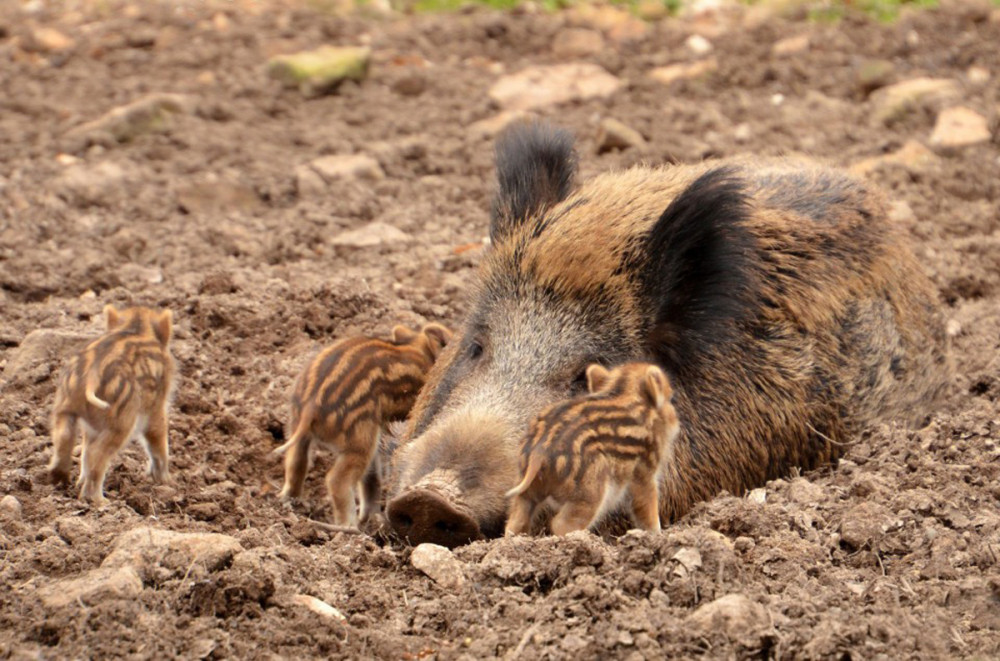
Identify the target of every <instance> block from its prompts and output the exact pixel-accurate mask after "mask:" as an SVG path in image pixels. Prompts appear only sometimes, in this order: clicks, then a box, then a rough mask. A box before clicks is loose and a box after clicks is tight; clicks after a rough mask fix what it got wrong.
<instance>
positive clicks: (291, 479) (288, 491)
mask: <svg viewBox="0 0 1000 661" xmlns="http://www.w3.org/2000/svg"><path fill="white" fill-rule="evenodd" d="M311 444H312V438H311V437H310V436H309V435H308V434H307V435H305V436H303V437H302V438H300V439H299V440H298V442H296V443H294V444H292V447H290V448H288V451H287V452H285V485H284V487H282V489H281V493H280V494H279V496H278V497H279V498H280V499H281V500H282V501H284V502H287V501H289V500H291V499H292V498H301V497H302V487H303V486H304V485H305V482H306V473H308V472H309V446H310V445H311Z"/></svg>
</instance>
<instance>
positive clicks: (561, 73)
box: [489, 62, 622, 110]
mask: <svg viewBox="0 0 1000 661" xmlns="http://www.w3.org/2000/svg"><path fill="white" fill-rule="evenodd" d="M621 86H622V81H621V80H619V79H618V78H616V77H614V76H612V75H611V74H610V73H608V72H607V71H605V70H604V69H603V68H601V67H599V66H598V65H596V64H589V63H586V62H572V63H568V64H554V65H549V66H532V67H528V68H526V69H523V70H522V71H519V72H518V73H516V74H511V75H508V76H504V77H503V78H501V79H500V80H498V81H497V82H496V83H495V84H494V85H493V87H491V88H490V91H489V95H490V98H491V99H493V101H495V102H496V103H498V104H499V105H500V106H501V107H502V108H505V109H507V110H534V109H536V108H545V107H548V106H555V105H559V104H561V103H567V102H570V101H584V100H587V99H597V98H601V99H603V98H607V97H609V96H611V95H612V94H614V93H615V92H617V91H618V89H619V88H620V87H621Z"/></svg>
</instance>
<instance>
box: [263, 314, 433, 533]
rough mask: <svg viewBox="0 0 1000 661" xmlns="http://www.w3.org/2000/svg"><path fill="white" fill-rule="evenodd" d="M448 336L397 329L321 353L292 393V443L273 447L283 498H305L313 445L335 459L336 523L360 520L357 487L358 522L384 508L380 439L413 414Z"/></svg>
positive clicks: (428, 329)
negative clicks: (387, 336) (281, 466)
mask: <svg viewBox="0 0 1000 661" xmlns="http://www.w3.org/2000/svg"><path fill="white" fill-rule="evenodd" d="M450 338H451V331H449V330H448V329H447V328H445V327H444V326H441V325H440V324H427V325H426V326H424V327H423V328H422V329H421V330H420V331H419V332H415V331H412V330H410V329H408V328H406V327H404V326H396V327H395V328H393V331H392V339H391V340H382V339H378V338H368V337H352V338H347V339H343V340H340V341H339V342H336V343H335V344H333V345H332V346H330V347H328V348H326V349H324V350H323V351H321V352H320V353H319V355H317V356H316V357H315V358H314V359H313V360H312V361H311V362H310V363H309V364H308V365H307V366H306V368H305V369H304V370H303V371H302V373H301V375H300V376H299V378H298V380H297V381H296V383H295V386H294V388H293V391H292V397H291V416H290V418H289V425H288V436H289V438H288V441H287V442H286V443H284V444H283V445H282V446H281V447H279V448H277V449H275V450H274V454H282V453H286V452H287V454H285V484H284V488H283V489H282V490H281V498H282V499H283V500H288V499H290V498H300V497H301V496H302V487H303V484H304V482H305V477H306V473H307V472H308V470H309V463H310V446H311V444H312V443H313V442H315V443H316V444H317V445H319V446H320V447H323V448H325V449H327V450H331V451H333V452H334V453H335V454H336V457H335V458H334V462H333V466H332V467H331V468H330V470H329V471H328V472H327V475H326V487H327V492H328V493H329V495H330V498H331V500H332V501H333V518H334V523H335V524H337V525H352V524H353V523H354V522H355V520H356V517H357V511H356V510H355V505H354V501H355V488H356V486H357V485H360V486H361V487H362V488H361V491H360V495H361V521H362V522H363V521H365V520H366V519H368V517H370V516H371V515H372V514H373V513H375V512H377V511H378V509H379V507H380V498H381V467H380V465H379V461H378V452H377V449H378V443H379V436H380V434H381V433H382V431H383V429H384V428H385V427H386V425H388V424H389V423H391V422H394V421H398V420H402V419H403V418H405V417H406V415H407V413H409V412H410V408H411V407H412V406H413V402H414V400H416V397H417V393H418V392H419V391H420V388H421V387H422V386H423V384H424V379H425V378H426V376H427V372H428V371H429V370H430V368H431V366H432V365H433V364H434V361H435V360H436V359H437V357H438V354H439V353H440V352H441V349H442V348H443V347H444V346H445V345H446V344H447V343H448V341H449V339H450Z"/></svg>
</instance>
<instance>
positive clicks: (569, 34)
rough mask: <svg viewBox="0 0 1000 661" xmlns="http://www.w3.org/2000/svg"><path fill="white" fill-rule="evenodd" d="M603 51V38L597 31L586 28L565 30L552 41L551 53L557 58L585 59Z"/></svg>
mask: <svg viewBox="0 0 1000 661" xmlns="http://www.w3.org/2000/svg"><path fill="white" fill-rule="evenodd" d="M603 50H604V36H603V35H602V34H601V33H600V32H598V31H597V30H589V29H587V28H565V29H563V30H560V31H559V32H558V33H557V34H556V36H555V39H553V40H552V52H553V53H555V54H556V55H557V56H559V57H565V58H577V57H587V56H589V55H597V54H598V53H600V52H601V51H603Z"/></svg>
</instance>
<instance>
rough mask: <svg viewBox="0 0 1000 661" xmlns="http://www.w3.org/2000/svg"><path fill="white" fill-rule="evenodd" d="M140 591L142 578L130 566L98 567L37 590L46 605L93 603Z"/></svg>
mask: <svg viewBox="0 0 1000 661" xmlns="http://www.w3.org/2000/svg"><path fill="white" fill-rule="evenodd" d="M140 592H142V579H141V578H140V577H139V574H138V572H136V570H135V569H134V568H133V567H129V566H127V565H126V566H120V567H100V568H98V569H92V570H90V571H88V572H85V573H84V574H81V575H80V576H78V577H76V578H67V579H63V580H60V581H56V582H54V583H51V584H49V585H46V586H44V587H42V588H39V590H38V598H39V599H40V600H41V602H42V604H43V605H45V606H47V607H48V608H62V607H64V606H76V605H79V604H83V605H85V606H94V605H96V604H98V603H101V602H103V601H106V600H108V599H130V598H134V597H136V596H138V595H139V593H140Z"/></svg>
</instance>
